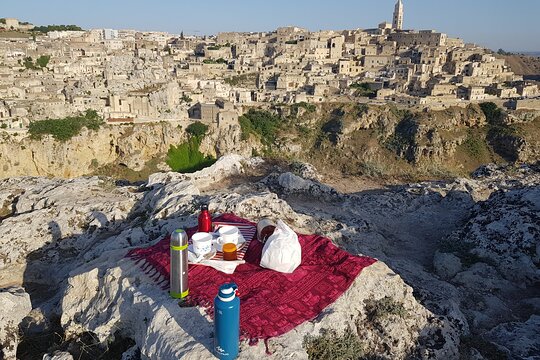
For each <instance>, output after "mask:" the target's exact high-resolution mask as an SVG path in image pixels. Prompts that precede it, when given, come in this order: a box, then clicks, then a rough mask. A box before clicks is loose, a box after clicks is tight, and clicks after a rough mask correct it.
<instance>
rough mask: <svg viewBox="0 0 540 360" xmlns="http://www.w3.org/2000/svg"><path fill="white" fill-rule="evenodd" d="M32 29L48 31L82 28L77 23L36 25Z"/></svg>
mask: <svg viewBox="0 0 540 360" xmlns="http://www.w3.org/2000/svg"><path fill="white" fill-rule="evenodd" d="M32 31H38V32H42V33H48V32H49V31H82V29H81V28H80V27H79V26H77V25H47V26H36V27H34V28H33V29H32Z"/></svg>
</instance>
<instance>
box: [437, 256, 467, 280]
mask: <svg viewBox="0 0 540 360" xmlns="http://www.w3.org/2000/svg"><path fill="white" fill-rule="evenodd" d="M433 266H434V267H435V271H436V272H437V274H438V275H439V276H440V277H442V278H443V279H451V278H453V277H454V276H456V274H457V273H458V272H460V271H461V266H462V265H461V260H460V259H459V258H458V257H457V256H456V255H454V254H448V253H441V252H439V251H437V252H435V256H434V257H433Z"/></svg>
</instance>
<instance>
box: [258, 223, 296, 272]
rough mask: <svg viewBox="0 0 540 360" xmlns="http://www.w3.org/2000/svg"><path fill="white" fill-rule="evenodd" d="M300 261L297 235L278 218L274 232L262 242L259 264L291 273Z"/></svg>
mask: <svg viewBox="0 0 540 360" xmlns="http://www.w3.org/2000/svg"><path fill="white" fill-rule="evenodd" d="M301 262H302V247H301V246H300V242H298V235H296V233H295V232H294V231H293V230H292V229H291V228H290V227H289V226H287V224H285V223H284V222H283V221H281V220H279V221H278V223H277V226H276V230H275V231H274V233H273V234H272V235H271V236H270V237H269V238H268V240H267V241H266V243H265V244H264V248H263V250H262V257H261V266H262V267H264V268H267V269H272V270H275V271H279V272H282V273H287V274H290V273H292V272H293V271H294V270H295V269H296V268H297V267H298V266H299V265H300V263H301Z"/></svg>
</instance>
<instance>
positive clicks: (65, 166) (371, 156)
mask: <svg viewBox="0 0 540 360" xmlns="http://www.w3.org/2000/svg"><path fill="white" fill-rule="evenodd" d="M315 109H316V110H315V111H311V112H308V111H307V110H305V109H303V108H301V107H300V108H297V109H296V110H297V112H296V113H294V114H293V112H292V108H291V107H281V108H280V107H278V108H277V109H276V111H277V112H278V113H280V114H282V116H283V119H284V120H283V123H282V124H281V125H280V129H279V131H278V134H277V135H278V136H277V140H276V141H275V143H273V144H271V145H270V146H268V147H266V146H264V145H263V144H262V142H261V141H260V139H258V138H257V137H251V138H250V140H249V141H243V140H242V131H241V128H240V126H239V125H235V126H227V127H217V126H211V127H210V129H209V134H208V135H207V136H206V137H205V139H204V141H203V142H202V144H201V150H202V151H203V152H204V153H206V154H209V155H213V156H215V157H218V156H221V155H224V154H228V153H236V154H242V155H245V156H251V155H252V153H265V152H266V153H268V154H271V155H273V156H276V157H282V158H283V157H284V158H297V159H299V160H303V161H309V162H313V163H315V164H316V165H317V166H318V167H319V168H320V169H322V170H323V172H325V173H326V172H331V171H334V169H336V168H337V169H339V170H341V171H342V172H345V173H348V174H353V175H354V174H367V175H377V176H396V177H399V176H400V175H401V176H402V175H403V174H409V173H410V174H412V176H411V177H413V176H414V175H415V174H418V173H419V172H425V173H426V175H428V176H430V177H431V178H433V177H440V176H441V174H442V173H446V174H459V175H462V174H465V173H468V172H469V171H473V170H474V169H475V168H476V167H478V166H479V165H480V164H483V163H489V162H498V161H500V162H502V161H503V160H507V161H518V162H534V161H536V160H538V158H540V116H538V115H539V114H538V113H537V112H531V111H523V110H521V111H516V112H512V113H508V114H506V113H505V114H504V116H502V117H501V119H497V122H496V123H488V122H487V119H486V116H485V115H484V113H483V112H482V110H481V109H480V107H479V106H478V105H469V106H468V107H466V108H461V107H453V108H450V109H446V110H441V111H422V112H414V113H413V112H410V111H406V110H398V109H397V108H395V107H393V106H390V105H385V106H375V105H369V106H368V105H358V104H323V105H319V106H318V107H316V108H315ZM300 110H303V111H300ZM188 124H189V122H185V123H182V124H180V126H178V124H171V123H165V122H162V123H154V124H137V125H135V126H131V125H117V126H104V127H103V128H101V129H100V130H99V131H97V132H92V131H87V130H85V131H83V132H82V133H81V134H80V135H78V136H76V137H74V138H72V139H71V140H69V141H66V142H58V141H55V140H54V139H53V138H52V137H45V138H43V139H42V140H40V141H36V140H31V139H30V138H20V137H15V136H13V135H10V136H8V135H5V134H4V135H3V138H2V139H0V177H10V176H25V175H32V176H57V177H64V178H72V177H77V176H83V175H88V174H103V175H109V172H108V171H110V168H108V167H107V165H111V164H112V165H120V166H122V167H123V168H126V169H130V170H132V171H135V172H138V171H141V170H145V171H144V172H145V173H146V174H145V175H146V176H147V175H148V174H149V173H151V172H155V171H157V170H165V169H168V167H167V165H166V164H164V163H163V159H164V157H165V156H166V153H167V151H168V150H169V148H170V146H171V145H178V144H180V143H181V142H183V141H185V140H186V139H187V134H186V131H185V129H186V127H187V125H188ZM419 168H421V169H426V168H427V170H425V171H424V170H422V171H418V169H419ZM113 175H114V174H113ZM144 178H145V179H146V177H144Z"/></svg>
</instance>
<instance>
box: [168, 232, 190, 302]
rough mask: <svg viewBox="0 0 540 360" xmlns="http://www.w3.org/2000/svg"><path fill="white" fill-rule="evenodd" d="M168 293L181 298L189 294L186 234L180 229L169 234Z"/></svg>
mask: <svg viewBox="0 0 540 360" xmlns="http://www.w3.org/2000/svg"><path fill="white" fill-rule="evenodd" d="M170 267H171V268H170V295H171V297H173V298H175V299H183V298H185V297H186V296H188V294H189V287H188V236H187V234H186V232H185V231H184V230H182V229H177V230H175V231H174V232H173V233H172V234H171V261H170Z"/></svg>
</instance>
